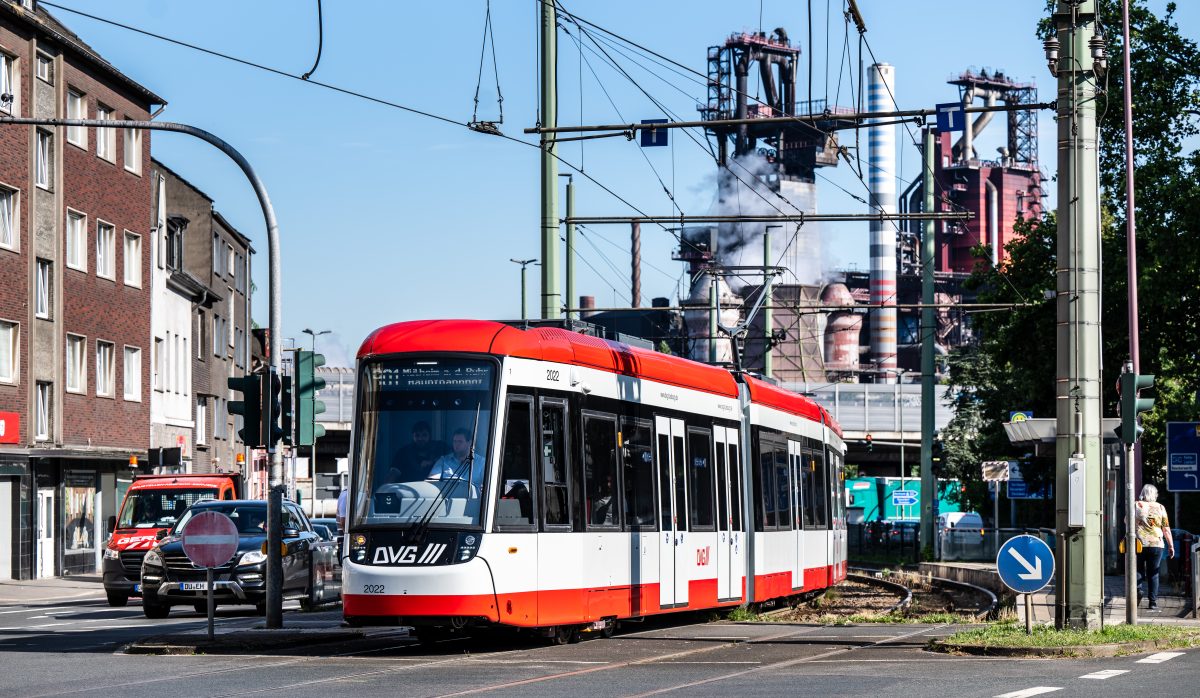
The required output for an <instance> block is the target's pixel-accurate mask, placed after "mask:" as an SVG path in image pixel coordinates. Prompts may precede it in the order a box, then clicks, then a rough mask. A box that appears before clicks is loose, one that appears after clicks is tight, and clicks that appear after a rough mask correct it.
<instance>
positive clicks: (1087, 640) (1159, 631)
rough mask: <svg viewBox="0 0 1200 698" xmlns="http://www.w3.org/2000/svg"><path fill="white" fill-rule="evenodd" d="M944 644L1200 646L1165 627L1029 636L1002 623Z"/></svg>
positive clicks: (1043, 630) (1043, 631)
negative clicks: (1162, 644) (1143, 644)
mask: <svg viewBox="0 0 1200 698" xmlns="http://www.w3.org/2000/svg"><path fill="white" fill-rule="evenodd" d="M944 641H945V642H946V643H949V644H962V645H983V646H986V647H1070V646H1075V645H1107V644H1113V643H1123V642H1146V641H1157V642H1159V643H1167V644H1169V645H1171V646H1190V645H1194V644H1197V643H1200V630H1196V629H1195V628H1181V627H1177V626H1169V625H1134V626H1129V625H1111V626H1108V627H1106V628H1104V629H1103V630H1062V631H1058V630H1055V629H1054V627H1053V626H1049V625H1037V626H1034V628H1033V634H1032V635H1026V634H1025V626H1024V625H1023V624H1019V623H1008V622H1003V623H993V624H991V625H988V626H986V627H983V628H973V629H971V630H963V631H961V632H957V633H955V634H953V635H951V636H950V637H947V638H945V640H944Z"/></svg>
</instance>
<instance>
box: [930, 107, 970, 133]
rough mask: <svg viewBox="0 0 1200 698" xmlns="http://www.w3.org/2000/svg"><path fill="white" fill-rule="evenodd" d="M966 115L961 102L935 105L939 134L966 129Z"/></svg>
mask: <svg viewBox="0 0 1200 698" xmlns="http://www.w3.org/2000/svg"><path fill="white" fill-rule="evenodd" d="M966 124H967V113H966V112H964V111H963V105H962V103H961V102H949V103H947V104H939V105H937V130H938V131H940V132H941V133H949V132H950V131H963V130H965V129H966Z"/></svg>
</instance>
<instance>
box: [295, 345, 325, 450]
mask: <svg viewBox="0 0 1200 698" xmlns="http://www.w3.org/2000/svg"><path fill="white" fill-rule="evenodd" d="M324 365H325V356H324V355H323V354H318V353H316V352H311V351H298V352H296V444H297V445H301V446H312V445H313V442H314V441H316V440H317V439H319V438H321V437H322V436H324V435H325V427H323V426H321V425H320V424H317V415H319V414H321V413H322V412H324V411H325V403H324V402H321V401H320V400H318V399H317V391H318V390H321V389H322V388H324V387H325V379H324V378H320V377H318V376H317V375H316V370H317V367H319V366H324Z"/></svg>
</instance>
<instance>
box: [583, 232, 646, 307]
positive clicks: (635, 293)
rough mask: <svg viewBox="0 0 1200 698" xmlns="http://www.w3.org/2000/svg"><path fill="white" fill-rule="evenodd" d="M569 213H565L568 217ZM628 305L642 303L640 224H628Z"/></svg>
mask: <svg viewBox="0 0 1200 698" xmlns="http://www.w3.org/2000/svg"><path fill="white" fill-rule="evenodd" d="M570 215H571V214H569V213H568V214H567V216H568V217H569V216H570ZM629 258H630V259H629V267H630V268H629V299H630V303H629V307H631V308H637V307H639V306H641V304H642V224H641V223H638V222H637V221H634V222H632V223H630V224H629Z"/></svg>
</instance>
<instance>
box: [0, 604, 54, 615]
mask: <svg viewBox="0 0 1200 698" xmlns="http://www.w3.org/2000/svg"><path fill="white" fill-rule="evenodd" d="M66 610H68V609H67V608H66V607H65V606H64V607H63V608H42V607H41V606H33V607H30V608H18V609H14V610H12V611H0V613H3V614H8V613H52V612H54V611H66Z"/></svg>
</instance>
